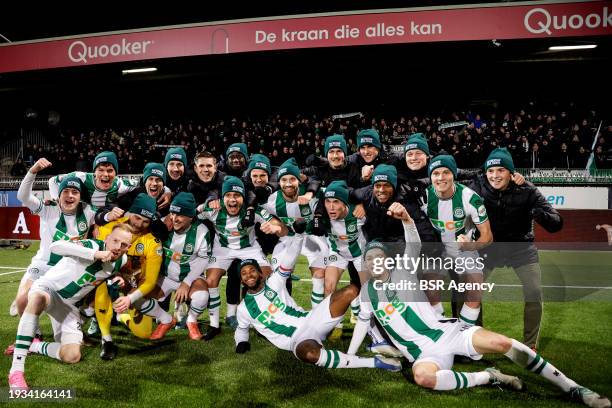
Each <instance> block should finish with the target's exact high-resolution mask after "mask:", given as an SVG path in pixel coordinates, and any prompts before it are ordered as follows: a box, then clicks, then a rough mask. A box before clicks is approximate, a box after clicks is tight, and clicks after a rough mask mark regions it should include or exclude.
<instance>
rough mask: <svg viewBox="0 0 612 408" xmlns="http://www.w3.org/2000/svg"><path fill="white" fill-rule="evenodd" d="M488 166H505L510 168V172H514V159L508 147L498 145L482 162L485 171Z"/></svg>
mask: <svg viewBox="0 0 612 408" xmlns="http://www.w3.org/2000/svg"><path fill="white" fill-rule="evenodd" d="M490 167H505V168H506V169H508V170H510V173H514V161H513V160H512V155H511V154H510V152H509V151H508V149H506V148H505V147H498V148H497V149H495V150H493V151H492V152H491V154H489V157H488V158H487V161H485V164H484V169H485V171H487V170H488V169H489V168H490Z"/></svg>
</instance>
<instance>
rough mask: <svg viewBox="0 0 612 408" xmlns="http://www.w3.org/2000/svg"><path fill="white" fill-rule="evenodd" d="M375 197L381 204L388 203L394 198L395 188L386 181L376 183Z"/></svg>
mask: <svg viewBox="0 0 612 408" xmlns="http://www.w3.org/2000/svg"><path fill="white" fill-rule="evenodd" d="M374 197H376V200H377V201H378V202H379V203H381V204H385V203H387V202H388V201H389V200H390V199H391V197H393V186H392V185H391V184H389V183H387V182H386V181H378V182H376V183H374Z"/></svg>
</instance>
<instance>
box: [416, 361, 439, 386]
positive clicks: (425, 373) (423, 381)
mask: <svg viewBox="0 0 612 408" xmlns="http://www.w3.org/2000/svg"><path fill="white" fill-rule="evenodd" d="M412 374H413V376H414V382H415V383H416V384H417V385H418V386H421V387H424V388H430V389H433V388H434V387H435V386H436V373H435V371H432V370H425V369H421V368H420V367H418V366H417V367H415V368H413V369H412Z"/></svg>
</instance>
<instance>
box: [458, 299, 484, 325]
mask: <svg viewBox="0 0 612 408" xmlns="http://www.w3.org/2000/svg"><path fill="white" fill-rule="evenodd" d="M479 314H480V306H478V307H477V308H476V309H473V308H471V307H469V306H468V305H466V304H465V303H464V304H463V307H462V308H461V312H460V313H459V320H461V321H462V322H464V323H468V324H476V320H477V319H478V315H479Z"/></svg>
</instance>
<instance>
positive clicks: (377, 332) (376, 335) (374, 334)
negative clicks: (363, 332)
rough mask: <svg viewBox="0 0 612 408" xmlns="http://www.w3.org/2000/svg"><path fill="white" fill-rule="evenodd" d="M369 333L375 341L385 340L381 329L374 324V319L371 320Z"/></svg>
mask: <svg viewBox="0 0 612 408" xmlns="http://www.w3.org/2000/svg"><path fill="white" fill-rule="evenodd" d="M368 334H369V335H370V337H371V338H372V341H373V342H374V343H380V342H382V341H384V340H385V338H384V337H383V335H382V333H381V332H380V330H378V326H376V324H374V319H372V320H371V321H370V328H369V329H368Z"/></svg>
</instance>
